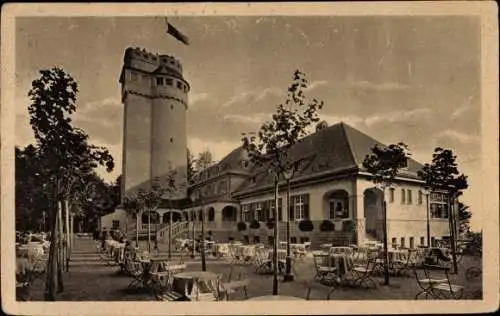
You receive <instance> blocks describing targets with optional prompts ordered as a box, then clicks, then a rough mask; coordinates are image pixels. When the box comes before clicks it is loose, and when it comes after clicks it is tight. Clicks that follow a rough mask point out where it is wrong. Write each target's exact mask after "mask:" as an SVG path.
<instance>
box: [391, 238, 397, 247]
mask: <svg viewBox="0 0 500 316" xmlns="http://www.w3.org/2000/svg"><path fill="white" fill-rule="evenodd" d="M391 244H392V248H396V245H397V241H396V237H394V238H392V239H391Z"/></svg>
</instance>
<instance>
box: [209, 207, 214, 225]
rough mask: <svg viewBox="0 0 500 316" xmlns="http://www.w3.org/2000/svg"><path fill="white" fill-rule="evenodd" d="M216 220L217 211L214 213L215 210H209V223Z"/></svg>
mask: <svg viewBox="0 0 500 316" xmlns="http://www.w3.org/2000/svg"><path fill="white" fill-rule="evenodd" d="M214 219H215V211H214V209H213V208H210V209H209V210H208V221H209V222H213V221H214Z"/></svg>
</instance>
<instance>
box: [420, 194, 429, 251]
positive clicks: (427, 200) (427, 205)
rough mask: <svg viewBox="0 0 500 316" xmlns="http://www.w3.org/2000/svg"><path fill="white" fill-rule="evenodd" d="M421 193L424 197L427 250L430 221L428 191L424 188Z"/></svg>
mask: <svg viewBox="0 0 500 316" xmlns="http://www.w3.org/2000/svg"><path fill="white" fill-rule="evenodd" d="M422 193H423V194H424V195H425V212H426V217H427V248H430V247H431V224H430V223H431V219H430V214H429V194H430V189H429V188H427V187H424V188H423V189H422Z"/></svg>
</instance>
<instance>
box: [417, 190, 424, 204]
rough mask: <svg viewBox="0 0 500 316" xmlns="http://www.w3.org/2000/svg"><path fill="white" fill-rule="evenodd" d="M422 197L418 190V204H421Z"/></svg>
mask: <svg viewBox="0 0 500 316" xmlns="http://www.w3.org/2000/svg"><path fill="white" fill-rule="evenodd" d="M423 195H424V194H423V193H422V191H420V190H418V204H422V200H423Z"/></svg>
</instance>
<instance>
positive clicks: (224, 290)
mask: <svg viewBox="0 0 500 316" xmlns="http://www.w3.org/2000/svg"><path fill="white" fill-rule="evenodd" d="M249 283H250V281H249V279H243V280H237V281H229V282H226V283H222V284H221V287H220V294H221V296H222V297H223V298H225V299H226V301H229V300H230V294H234V293H236V291H238V290H242V291H243V293H244V294H245V299H248V292H247V286H248V285H249Z"/></svg>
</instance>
